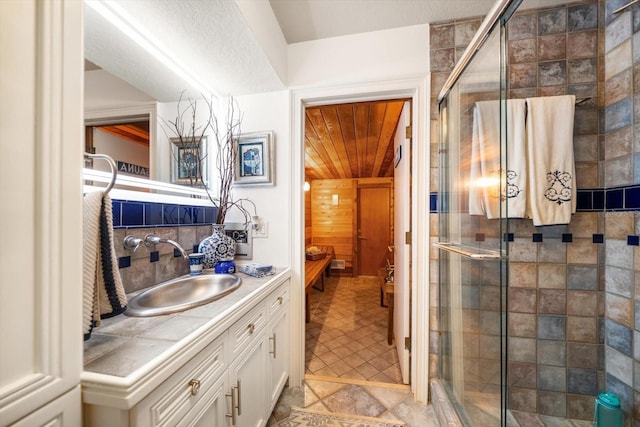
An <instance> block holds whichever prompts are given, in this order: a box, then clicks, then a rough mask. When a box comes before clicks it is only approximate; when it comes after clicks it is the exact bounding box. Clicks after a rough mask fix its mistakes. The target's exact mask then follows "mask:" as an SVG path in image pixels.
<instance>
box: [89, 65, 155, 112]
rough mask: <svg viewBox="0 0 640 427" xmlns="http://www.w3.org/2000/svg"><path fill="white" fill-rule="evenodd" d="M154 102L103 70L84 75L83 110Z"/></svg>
mask: <svg viewBox="0 0 640 427" xmlns="http://www.w3.org/2000/svg"><path fill="white" fill-rule="evenodd" d="M154 101H155V100H154V99H153V98H152V97H150V96H149V95H147V94H146V93H144V92H142V91H141V90H139V89H137V88H135V87H133V86H131V85H130V84H129V83H127V82H125V81H124V80H120V79H119V78H117V77H115V76H114V75H112V74H110V73H108V72H106V71H104V70H93V71H85V73H84V108H85V110H96V109H103V108H113V107H128V106H132V105H139V104H148V103H150V102H154Z"/></svg>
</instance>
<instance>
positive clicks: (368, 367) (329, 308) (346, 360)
mask: <svg viewBox="0 0 640 427" xmlns="http://www.w3.org/2000/svg"><path fill="white" fill-rule="evenodd" d="M379 280H380V279H378V278H376V277H330V278H326V279H325V290H324V292H322V291H319V290H317V289H312V290H311V293H310V295H309V296H310V307H311V321H310V322H309V323H307V324H306V354H305V356H306V359H305V361H306V373H307V374H313V375H321V376H326V377H335V378H343V379H352V380H368V381H378V382H383V383H393V384H401V383H402V375H401V373H400V366H399V364H398V355H397V352H396V350H395V347H394V346H393V345H388V344H387V314H388V311H387V308H385V307H381V306H380V281H379Z"/></svg>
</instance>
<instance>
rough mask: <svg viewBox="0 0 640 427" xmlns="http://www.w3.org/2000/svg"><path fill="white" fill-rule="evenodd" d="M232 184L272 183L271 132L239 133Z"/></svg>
mask: <svg viewBox="0 0 640 427" xmlns="http://www.w3.org/2000/svg"><path fill="white" fill-rule="evenodd" d="M236 149H237V162H236V167H235V172H234V175H235V176H234V185H273V183H274V182H273V181H274V180H273V176H274V174H273V168H274V166H273V132H255V133H246V134H242V135H240V137H239V138H238V140H237V144H236Z"/></svg>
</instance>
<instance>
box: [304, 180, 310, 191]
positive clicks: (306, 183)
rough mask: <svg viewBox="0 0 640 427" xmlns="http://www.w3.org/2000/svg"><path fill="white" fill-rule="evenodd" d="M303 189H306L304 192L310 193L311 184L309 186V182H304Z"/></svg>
mask: <svg viewBox="0 0 640 427" xmlns="http://www.w3.org/2000/svg"><path fill="white" fill-rule="evenodd" d="M303 188H304V191H309V190H311V184H309V181H305V182H304V186H303Z"/></svg>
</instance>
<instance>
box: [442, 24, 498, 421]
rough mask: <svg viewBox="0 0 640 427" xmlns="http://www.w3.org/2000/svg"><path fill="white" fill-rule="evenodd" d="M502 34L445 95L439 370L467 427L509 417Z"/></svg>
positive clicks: (494, 33) (484, 48) (489, 40)
mask: <svg viewBox="0 0 640 427" xmlns="http://www.w3.org/2000/svg"><path fill="white" fill-rule="evenodd" d="M503 40H504V35H503V30H502V27H500V26H499V25H496V26H495V27H494V29H493V30H492V32H491V33H490V34H489V36H488V38H487V41H486V42H485V43H484V45H483V46H482V48H481V49H480V50H478V52H477V53H476V54H475V56H474V58H473V59H472V60H471V62H470V64H469V66H468V67H467V68H466V69H465V70H464V71H463V73H462V74H461V75H460V77H459V78H458V80H457V82H456V84H454V85H453V87H452V88H451V90H450V91H449V93H448V95H447V96H446V97H445V98H444V99H443V100H442V101H441V103H440V129H441V138H440V141H441V142H440V144H441V145H440V150H439V151H440V159H439V160H440V164H439V171H440V177H439V185H440V187H439V202H440V206H439V242H438V243H436V244H435V246H436V247H438V248H439V249H440V250H439V272H440V277H439V283H440V285H439V287H440V289H439V291H440V316H439V318H440V336H441V348H440V358H439V371H440V372H439V374H440V378H441V380H442V382H443V385H444V387H445V389H446V391H447V393H448V395H449V399H450V401H451V402H452V403H453V405H454V407H455V409H456V411H457V412H458V415H459V416H460V418H461V420H462V421H463V423H464V424H465V425H468V426H482V427H488V426H500V425H506V424H505V420H506V417H505V414H506V348H507V347H506V314H505V313H506V289H507V262H506V256H505V253H506V242H505V241H504V240H505V239H504V238H503V236H504V235H505V231H506V230H507V224H506V220H505V219H503V218H506V212H504V210H505V209H506V207H505V206H504V203H503V197H502V196H503V194H504V192H503V190H504V176H503V175H504V174H503V173H502V171H504V170H506V165H504V164H503V163H504V162H503V160H502V159H505V158H506V156H505V150H506V141H505V138H504V132H503V130H502V129H503V128H504V123H506V121H505V119H506V118H505V114H504V107H503V105H504V103H505V96H504V89H503V88H504V87H505V79H504V68H503V66H502V64H501V58H503V55H502V54H501V53H502V52H503V49H504V46H503V45H504V42H503ZM481 119H482V120H481ZM494 122H495V123H494ZM482 123H484V124H485V125H484V126H483V125H481V124H482ZM486 123H489V124H495V126H496V128H495V129H487V126H486Z"/></svg>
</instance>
